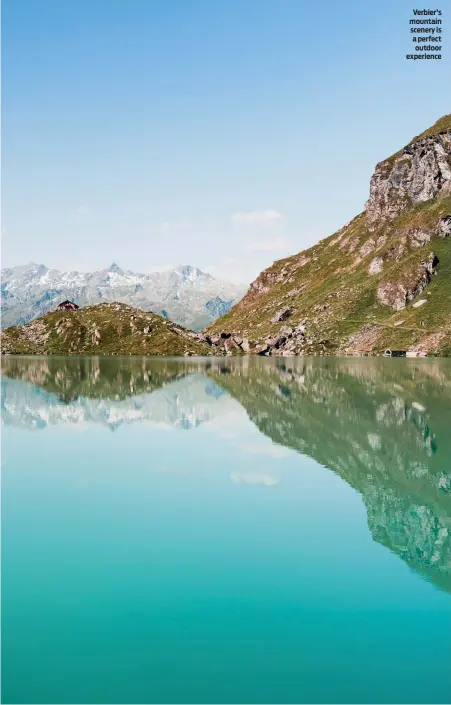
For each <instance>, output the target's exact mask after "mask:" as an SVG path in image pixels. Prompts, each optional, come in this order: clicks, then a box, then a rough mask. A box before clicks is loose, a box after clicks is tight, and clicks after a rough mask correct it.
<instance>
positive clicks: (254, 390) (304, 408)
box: [2, 357, 451, 592]
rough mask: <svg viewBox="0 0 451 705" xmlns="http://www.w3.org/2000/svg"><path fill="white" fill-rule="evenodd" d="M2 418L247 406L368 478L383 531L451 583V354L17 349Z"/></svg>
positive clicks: (111, 418) (354, 481)
mask: <svg viewBox="0 0 451 705" xmlns="http://www.w3.org/2000/svg"><path fill="white" fill-rule="evenodd" d="M2 372H3V375H2V392H3V393H2V420H3V422H4V423H6V424H12V425H19V426H22V427H26V428H30V429H39V428H44V427H45V426H46V425H48V424H50V423H59V422H65V423H68V422H70V423H79V422H84V421H95V422H99V423H103V424H107V425H108V426H109V427H110V428H117V427H118V426H119V425H121V424H122V423H126V422H128V423H130V422H136V421H139V420H143V419H150V420H153V421H158V422H160V423H167V424H170V425H172V426H175V427H179V428H183V429H190V428H195V427H196V426H198V425H199V424H201V423H208V422H209V421H210V420H212V419H213V418H217V417H218V416H221V414H222V413H225V412H226V411H229V410H230V409H232V408H233V406H234V405H235V406H236V402H239V404H240V405H241V406H242V407H244V409H245V410H246V412H247V414H248V417H249V419H250V420H251V421H252V422H253V423H254V424H255V426H256V427H257V428H258V429H259V430H260V431H261V432H262V433H263V434H265V435H266V436H267V437H269V438H270V439H271V440H272V441H273V442H274V443H275V444H278V445H282V446H286V447H288V448H291V449H293V450H295V451H298V452H300V453H302V454H305V455H308V456H310V457H311V458H313V459H314V460H316V461H317V462H318V463H320V464H321V465H323V466H326V467H328V468H330V469H331V470H332V471H333V472H335V473H336V474H337V475H339V476H340V477H341V478H342V479H343V480H345V481H346V482H347V483H349V484H350V485H351V486H352V487H353V488H354V489H355V490H357V491H358V492H359V493H360V495H361V496H362V498H363V501H364V502H365V505H366V508H367V514H368V526H369V529H370V531H371V534H372V536H373V538H374V540H375V541H377V542H379V543H381V544H383V545H384V546H386V547H387V548H389V549H390V550H391V551H392V552H394V553H396V554H397V555H399V556H400V557H401V558H402V559H403V560H404V561H405V562H406V563H407V564H408V565H409V566H411V567H412V568H413V569H414V570H416V571H418V572H419V573H421V574H422V575H423V576H425V577H426V578H427V579H429V580H431V581H432V582H434V583H435V584H436V585H438V586H440V587H442V588H444V589H446V590H448V591H450V592H451V361H450V360H407V361H406V360H391V359H390V360H385V359H327V360H325V359H317V358H316V359H315V358H305V359H289V358H287V359H282V358H280V359H275V360H274V359H261V358H242V359H233V358H226V359H224V358H222V359H211V360H210V359H209V360H198V361H195V360H186V361H185V360H175V359H174V360H169V359H168V360H164V359H157V360H153V359H149V358H122V359H121V358H119V359H117V358H116V359H106V358H18V357H8V358H6V359H5V360H4V361H3V369H2Z"/></svg>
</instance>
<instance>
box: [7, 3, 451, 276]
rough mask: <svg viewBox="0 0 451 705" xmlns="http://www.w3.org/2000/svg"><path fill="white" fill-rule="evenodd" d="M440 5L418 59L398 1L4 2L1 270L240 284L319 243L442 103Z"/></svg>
mask: <svg viewBox="0 0 451 705" xmlns="http://www.w3.org/2000/svg"><path fill="white" fill-rule="evenodd" d="M421 7H422V6H421ZM428 7H429V6H428ZM434 7H435V5H434ZM437 7H442V9H443V11H444V17H443V20H444V27H443V31H444V33H445V42H444V53H443V59H442V61H417V62H412V61H406V59H405V55H406V53H408V52H409V51H410V50H411V35H410V30H409V23H408V20H409V18H410V17H411V16H412V8H413V5H412V3H411V0H397V2H396V3H394V2H393V0H378V2H377V3H376V2H371V3H370V2H362V1H361V0H343V2H341V3H338V2H336V0H323V2H322V3H321V4H319V3H317V2H313V0H311V1H310V2H306V1H305V0H64V1H63V2H62V1H61V0H4V1H3V7H2V9H3V12H2V21H3V57H2V58H3V116H2V117H3V150H2V158H3V159H2V162H3V164H2V167H3V179H2V181H3V184H2V185H3V194H2V196H3V198H2V202H3V203H2V205H3V209H2V210H3V212H2V232H3V236H2V250H3V251H2V266H13V265H15V264H22V263H25V262H27V261H30V260H34V261H38V262H42V263H44V264H46V265H47V266H50V267H58V268H64V269H81V270H92V269H97V268H102V267H104V266H107V265H109V264H110V263H111V262H112V261H113V260H114V261H116V262H118V263H119V264H120V265H121V266H122V267H124V268H130V269H134V270H135V271H144V272H147V271H152V270H155V269H159V268H162V267H164V266H168V265H175V264H178V263H189V264H193V265H196V266H198V267H201V268H202V269H206V270H207V271H210V272H211V273H212V274H214V275H216V276H221V277H223V278H228V279H231V280H234V281H246V282H247V281H250V280H251V279H253V278H254V277H255V276H256V275H257V274H258V273H259V272H260V271H261V269H263V268H265V267H266V266H268V265H270V264H271V263H272V262H273V261H274V260H275V259H280V258H281V257H284V256H287V255H289V254H292V253H294V252H298V251H300V250H301V249H303V248H305V247H308V246H310V245H312V244H314V243H315V242H316V241H317V240H319V239H321V238H323V237H326V236H328V235H330V234H331V233H332V232H334V231H335V230H336V229H338V228H339V227H341V226H342V225H343V224H344V223H345V222H347V221H348V220H350V219H351V218H352V217H354V215H356V214H357V213H358V212H360V211H361V210H362V208H363V206H364V203H365V200H366V199H367V196H368V187H369V179H370V177H371V174H372V171H373V169H374V166H375V164H376V163H377V161H379V160H381V159H383V158H385V157H386V156H388V155H389V154H390V153H392V152H394V151H396V150H397V149H399V148H400V147H402V146H403V145H404V144H405V143H407V142H408V141H409V140H410V139H411V137H413V136H414V135H416V134H418V133H419V132H421V131H422V130H423V129H425V128H426V127H428V126H429V125H430V124H432V123H433V122H435V120H437V119H438V118H439V117H441V116H442V115H443V114H445V113H447V112H449V111H450V104H449V90H447V89H446V86H447V85H448V81H449V76H450V68H451V67H450V60H449V49H447V41H446V38H447V35H448V33H449V32H448V27H447V25H448V17H447V14H449V12H448V13H446V9H447V8H445V3H441V4H440V3H439V4H437Z"/></svg>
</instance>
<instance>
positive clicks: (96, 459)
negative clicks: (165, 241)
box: [2, 357, 451, 703]
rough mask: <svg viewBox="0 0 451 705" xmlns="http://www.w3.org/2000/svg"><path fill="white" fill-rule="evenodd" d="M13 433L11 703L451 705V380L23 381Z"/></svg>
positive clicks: (282, 363) (242, 368) (26, 369)
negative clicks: (378, 704) (358, 704)
mask: <svg viewBox="0 0 451 705" xmlns="http://www.w3.org/2000/svg"><path fill="white" fill-rule="evenodd" d="M2 421H3V448H2V456H3V457H2V462H3V479H2V490H3V492H2V529H3V532H2V544H3V546H2V548H3V551H2V573H3V580H2V702H4V703H449V702H450V700H451V671H450V668H449V664H450V656H451V594H450V593H451V361H450V360H441V361H440V360H428V359H426V360H395V359H393V360H391V359H388V360H384V359H375V360H371V359H342V360H333V359H328V360H325V359H324V360H321V359H306V360H290V359H280V360H271V359H254V358H253V359H250V360H249V359H242V360H232V359H225V360H224V359H221V360H198V361H196V360H193V359H189V360H186V359H184V360H161V359H160V360H152V359H141V358H126V359H117V358H115V359H114V360H109V359H96V358H71V359H68V358H34V359H33V358H14V357H8V358H6V359H5V360H4V363H3V374H2Z"/></svg>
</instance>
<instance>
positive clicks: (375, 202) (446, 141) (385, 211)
mask: <svg viewBox="0 0 451 705" xmlns="http://www.w3.org/2000/svg"><path fill="white" fill-rule="evenodd" d="M450 152H451V130H447V131H445V132H443V133H442V134H438V135H434V136H431V137H425V138H424V139H421V140H418V141H416V142H413V143H412V144H409V145H407V147H404V149H402V150H401V153H400V154H399V155H397V156H395V157H394V158H392V159H389V160H386V161H384V162H381V163H380V164H378V165H377V167H376V171H375V172H374V174H373V177H372V179H371V184H370V197H369V200H368V201H367V203H366V217H367V220H368V223H369V224H370V226H374V225H375V224H376V223H377V222H380V221H381V220H392V219H393V218H396V216H398V215H399V214H400V213H402V212H403V211H405V210H406V209H407V208H409V207H410V206H412V205H415V204H417V203H423V202H425V201H429V200H430V199H432V198H440V197H444V196H447V195H450V193H451V161H450Z"/></svg>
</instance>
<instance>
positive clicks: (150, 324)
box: [1, 303, 211, 355]
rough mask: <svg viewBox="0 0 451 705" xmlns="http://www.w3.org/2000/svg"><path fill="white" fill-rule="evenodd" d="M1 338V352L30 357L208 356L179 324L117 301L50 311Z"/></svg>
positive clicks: (204, 349) (208, 350)
mask: <svg viewBox="0 0 451 705" xmlns="http://www.w3.org/2000/svg"><path fill="white" fill-rule="evenodd" d="M146 328H150V330H149V331H148V332H145V329H146ZM175 330H177V331H178V333H176V332H175ZM96 331H97V332H96ZM1 340H2V350H4V351H5V352H10V353H20V354H31V355H33V354H53V355H71V354H79V355H185V353H190V354H192V355H211V347H210V346H208V345H206V344H204V343H199V342H198V341H196V340H193V339H191V338H190V337H189V336H188V332H187V331H185V329H183V328H181V327H180V326H174V325H173V324H171V323H170V322H169V321H166V320H164V319H163V318H161V317H160V316H157V315H155V314H153V313H147V312H144V311H141V310H140V309H136V308H132V307H130V306H127V305H125V304H117V303H113V304H99V305H96V306H87V307H85V308H82V309H80V310H78V311H54V312H52V313H48V314H46V315H45V316H42V317H41V318H39V319H37V320H35V321H32V322H31V323H28V324H27V325H26V326H16V327H12V328H8V329H7V330H6V331H3V333H2V336H1Z"/></svg>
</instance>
